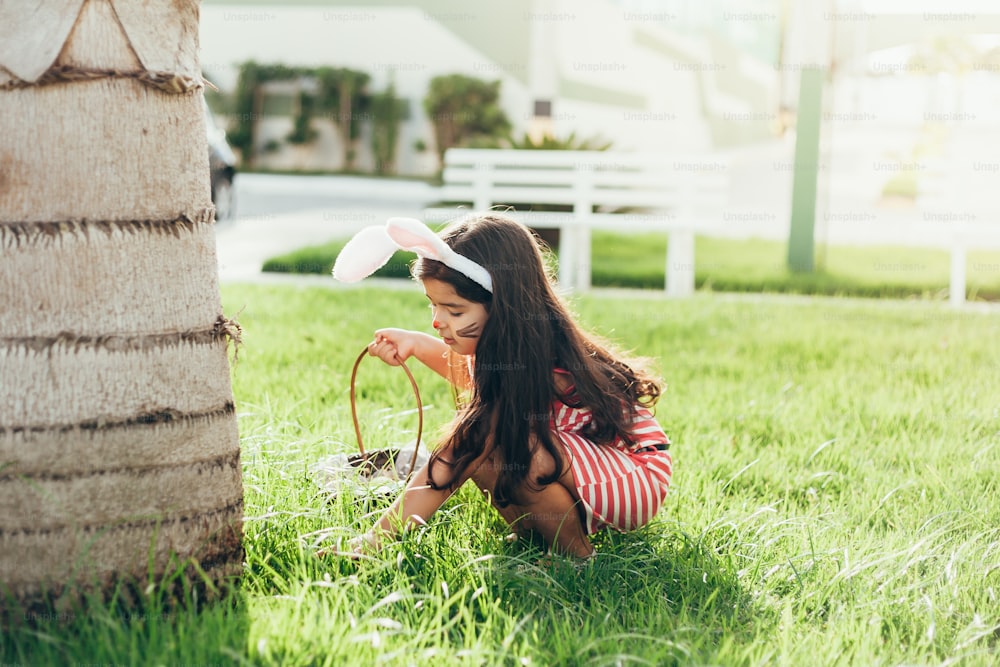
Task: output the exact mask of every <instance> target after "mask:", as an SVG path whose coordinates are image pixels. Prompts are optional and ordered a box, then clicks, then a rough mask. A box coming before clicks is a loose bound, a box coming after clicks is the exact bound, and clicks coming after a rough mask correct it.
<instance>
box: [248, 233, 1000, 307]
mask: <svg viewBox="0 0 1000 667" xmlns="http://www.w3.org/2000/svg"><path fill="white" fill-rule="evenodd" d="M345 241H346V240H345V239H336V240H333V241H330V242H327V243H323V244H320V245H316V246H311V247H307V248H301V249H299V250H295V251H293V252H290V253H287V254H284V255H280V256H277V257H273V258H271V259H269V260H267V261H266V262H265V263H264V266H263V270H264V271H271V272H282V273H285V272H287V273H320V274H327V275H328V274H329V273H330V271H331V269H332V268H333V262H334V259H336V257H337V254H338V253H339V252H340V249H341V248H342V247H343V246H344V243H345ZM666 249H667V239H666V237H665V235H663V234H629V235H626V234H614V233H611V232H607V231H602V230H596V231H594V232H593V238H592V243H591V259H592V273H591V279H592V282H593V284H594V285H595V286H597V287H629V288H651V289H663V284H664V279H665V278H664V276H665V264H666ZM786 252H787V248H786V245H785V244H784V243H781V242H778V241H767V240H763V239H722V238H709V237H698V238H697V239H696V242H695V285H696V286H697V287H698V288H699V289H701V290H705V291H717V292H789V293H796V294H823V295H840V296H863V297H894V298H908V297H920V298H931V299H943V298H946V297H947V290H948V281H949V271H950V268H949V267H950V260H949V253H948V251H946V250H935V249H930V248H904V247H885V246H864V247H855V246H829V247H819V248H818V249H817V259H816V263H817V270H816V271H815V272H813V273H795V272H791V271H789V270H788V268H787V267H786V257H785V255H786ZM412 259H413V254H412V253H409V254H408V253H403V252H400V253H397V254H396V255H394V256H393V257H392V259H390V260H389V262H388V263H387V265H386V266H385V267H383V268H382V269H380V271H379V273H378V274H377V275H380V276H384V277H405V276H407V275H408V264H409V262H410V261H411V260H412ZM966 268H967V289H966V291H967V294H968V297H969V298H970V299H973V300H976V299H983V300H991V301H995V300H998V299H1000V252H995V251H972V252H970V253H969V256H968V259H967V262H966Z"/></svg>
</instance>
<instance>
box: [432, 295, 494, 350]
mask: <svg viewBox="0 0 1000 667" xmlns="http://www.w3.org/2000/svg"><path fill="white" fill-rule="evenodd" d="M423 285H424V293H425V294H426V295H427V298H428V299H429V300H430V302H431V318H432V325H433V327H434V330H435V331H437V332H438V335H439V336H441V339H442V340H443V341H444V342H445V344H447V345H448V346H449V347H450V348H451V349H453V350H454V351H455V352H457V353H458V354H463V355H470V354H475V353H476V344H477V343H479V336H480V334H482V332H483V326H485V324H486V320H487V319H488V318H489V315H488V314H487V312H486V307H485V306H484V305H483V304H481V303H476V302H474V301H468V300H466V299H463V298H462V297H460V296H459V295H458V294H457V293H456V292H455V288H454V287H452V286H451V285H449V284H448V283H446V282H443V281H441V280H434V279H433V278H427V279H425V280H424V281H423Z"/></svg>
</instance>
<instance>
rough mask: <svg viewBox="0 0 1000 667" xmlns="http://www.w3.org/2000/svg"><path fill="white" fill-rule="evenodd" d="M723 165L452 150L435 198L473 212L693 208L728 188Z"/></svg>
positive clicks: (601, 154)
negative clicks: (527, 208) (553, 207)
mask: <svg viewBox="0 0 1000 667" xmlns="http://www.w3.org/2000/svg"><path fill="white" fill-rule="evenodd" d="M727 171H728V165H726V164H725V163H724V162H721V161H719V160H714V161H713V160H711V159H706V158H704V157H701V156H699V157H686V158H682V157H678V156H665V155H657V154H645V153H612V152H605V151H560V150H503V149H470V148H452V149H449V150H448V151H447V152H446V153H445V168H444V174H443V177H444V185H443V187H442V189H441V197H442V199H443V200H445V201H448V202H456V203H459V202H461V203H469V204H471V205H472V207H473V208H474V209H475V210H480V211H483V210H487V209H489V208H490V207H492V206H495V205H510V206H516V207H517V208H519V209H520V208H523V207H525V206H526V205H527V206H531V205H539V204H549V205H552V204H558V205H563V206H572V207H573V211H574V213H576V214H577V215H578V216H579V215H586V214H588V213H590V212H591V211H593V210H595V207H596V208H597V209H598V210H603V211H613V210H615V209H622V208H642V209H649V210H675V211H676V210H682V209H685V208H688V207H692V208H693V207H698V205H699V204H700V203H703V202H704V201H706V200H708V199H711V200H714V201H716V202H718V201H719V196H720V194H721V193H723V192H724V191H725V190H726V188H727V187H728V178H727Z"/></svg>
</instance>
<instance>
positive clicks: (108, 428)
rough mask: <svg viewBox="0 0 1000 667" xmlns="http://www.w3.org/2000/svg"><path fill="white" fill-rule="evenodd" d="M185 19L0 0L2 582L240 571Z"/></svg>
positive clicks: (227, 393)
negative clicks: (175, 561)
mask: <svg viewBox="0 0 1000 667" xmlns="http://www.w3.org/2000/svg"><path fill="white" fill-rule="evenodd" d="M39 17H41V18H39ZM197 36H198V0H186V1H183V2H177V1H175V0H146V1H145V2H143V3H137V2H134V1H133V0H25V1H24V2H17V3H4V4H3V5H2V6H0V165H2V166H0V169H2V171H0V258H2V259H0V587H2V589H3V590H2V591H0V600H3V599H4V597H5V595H4V594H6V595H11V596H13V598H14V599H17V600H20V601H22V602H29V601H37V600H38V599H40V598H43V597H45V596H46V595H47V594H49V593H58V592H61V591H63V590H65V589H66V588H67V587H69V586H73V585H75V584H79V585H80V586H82V587H85V588H89V587H90V585H92V584H95V583H96V584H97V585H98V586H100V587H102V588H104V589H105V590H108V589H110V587H112V586H114V585H115V584H116V583H118V582H121V581H135V582H138V583H139V584H140V586H142V585H144V584H145V583H147V582H146V579H147V578H148V574H149V572H148V568H149V563H150V562H152V563H153V564H154V566H155V567H154V568H153V569H154V572H153V576H154V579H156V578H159V577H160V576H161V575H163V574H164V573H165V572H167V571H168V567H171V566H170V560H171V558H172V557H179V558H180V559H182V560H184V559H189V558H190V559H195V560H196V561H197V562H198V564H199V566H200V567H201V568H202V569H203V570H204V571H205V572H206V573H207V574H208V576H209V578H210V579H212V580H214V581H216V582H220V581H223V580H225V579H227V578H228V577H230V576H232V575H234V574H236V573H238V572H239V571H240V568H241V563H242V516H243V488H242V478H241V468H240V450H239V439H238V434H237V429H236V418H235V410H234V406H233V395H232V388H231V385H230V378H229V364H228V356H227V349H228V344H229V342H230V340H231V339H232V338H236V339H237V341H236V342H238V333H239V328H238V325H236V324H235V323H233V322H231V321H229V320H226V319H225V317H224V316H223V314H222V307H221V303H220V297H219V284H218V273H217V264H216V254H215V237H214V230H213V209H212V204H211V197H210V192H209V178H208V149H207V144H206V129H205V119H204V110H203V101H202V90H201V76H200V69H199V67H198V62H197ZM39 44H41V45H43V46H42V47H38V46H37V45H39ZM2 606H3V602H2V601H0V607H2Z"/></svg>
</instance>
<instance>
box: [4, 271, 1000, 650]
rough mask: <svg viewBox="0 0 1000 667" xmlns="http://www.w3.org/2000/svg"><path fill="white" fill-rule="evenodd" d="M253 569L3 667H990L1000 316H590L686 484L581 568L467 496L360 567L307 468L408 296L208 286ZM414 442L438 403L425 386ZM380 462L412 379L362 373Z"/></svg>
mask: <svg viewBox="0 0 1000 667" xmlns="http://www.w3.org/2000/svg"><path fill="white" fill-rule="evenodd" d="M223 300H224V305H225V309H226V312H227V313H230V314H232V313H236V312H240V315H239V320H240V322H241V323H242V325H243V327H244V328H245V335H244V345H243V347H242V349H241V350H240V354H239V361H238V362H237V364H236V366H235V369H234V372H233V379H234V391H235V395H236V401H237V409H238V413H239V422H240V430H241V439H242V447H243V466H244V476H245V490H246V525H245V532H246V540H245V546H246V551H247V555H246V558H247V566H246V571H245V574H244V577H243V580H242V582H241V586H240V589H239V591H238V592H237V593H236V594H234V596H233V598H232V599H231V600H230V601H229V602H231V604H214V605H205V606H203V607H202V608H201V610H194V609H187V610H170V609H167V608H161V607H159V606H157V605H152V606H151V611H150V610H147V612H144V613H142V614H138V615H133V616H132V617H128V616H127V615H123V614H121V613H120V612H116V611H115V610H114V609H113V608H112V607H107V606H100V605H96V606H92V607H89V608H87V609H85V610H80V611H79V612H78V613H77V614H76V615H74V616H73V617H72V618H71V619H70V620H69V621H63V622H59V621H58V620H56V619H53V620H46V619H43V620H41V621H39V622H36V624H35V627H34V628H33V629H30V628H20V629H15V630H13V631H11V632H8V633H6V634H5V635H4V637H3V640H2V644H0V645H2V647H3V653H2V655H0V663H4V664H25V665H27V664H31V665H34V664H73V663H110V664H128V665H132V664H178V663H180V664H202V665H205V664H239V663H243V664H255V665H256V664H262V665H342V664H351V665H355V664H357V665H362V664H365V665H367V664H372V665H377V664H386V665H435V666H440V665H451V664H483V665H539V666H542V665H619V664H623V665H624V664H633V665H647V664H648V665H673V664H676V665H687V664H698V665H703V664H714V665H747V666H749V665H763V664H767V665H788V666H800V665H810V666H812V665H875V664H879V665H900V664H907V665H944V664H949V665H950V664H962V665H984V666H985V665H995V664H997V663H998V662H1000V645H998V644H1000V602H998V600H997V595H998V593H1000V502H998V491H1000V482H998V480H1000V346H997V345H996V344H995V341H996V340H997V337H998V335H1000V315H998V314H995V313H994V314H977V313H969V312H962V313H959V312H954V311H950V310H947V309H946V308H944V307H943V306H942V305H941V304H937V303H928V302H918V303H901V302H874V301H853V300H838V299H823V300H818V301H799V300H795V301H789V300H782V299H759V298H751V297H746V298H740V299H730V298H720V297H718V296H711V295H699V296H697V297H695V298H692V299H689V300H684V301H665V300H661V299H659V298H657V297H655V295H644V296H637V297H635V298H625V297H620V296H616V297H615V298H614V299H610V298H607V297H600V296H590V297H585V298H579V299H577V300H575V301H574V308H575V309H576V311H577V312H578V313H579V315H580V317H581V319H582V321H583V322H584V323H586V325H587V326H588V327H590V328H592V329H594V330H596V331H598V332H600V333H602V334H604V335H606V336H607V337H609V338H611V339H613V340H615V341H618V343H619V344H620V345H622V346H624V347H626V348H629V349H632V350H635V351H636V352H638V353H641V354H643V355H646V356H648V357H650V358H652V359H653V360H655V368H656V370H657V371H658V372H659V373H661V374H662V376H663V377H664V378H665V380H666V382H667V383H668V390H667V391H666V393H665V395H664V397H663V398H662V399H661V402H660V403H659V406H658V408H659V409H658V412H657V414H658V416H659V418H660V420H661V421H662V423H663V425H664V427H665V428H666V430H667V432H668V433H669V434H670V435H671V437H672V439H673V441H674V447H673V451H674V456H675V464H676V476H675V485H674V488H673V489H672V491H671V494H670V496H669V497H668V500H667V502H666V504H665V506H664V508H663V510H662V511H661V513H660V515H659V516H658V518H657V519H656V520H654V522H653V523H652V524H651V525H649V526H648V527H647V528H645V529H643V530H641V531H639V532H636V533H632V534H627V535H617V534H616V535H603V536H601V537H600V538H599V539H598V540H597V548H598V551H599V555H598V557H597V558H596V559H595V561H593V562H592V563H590V564H588V565H587V566H585V567H583V568H582V569H581V570H580V571H577V570H576V569H574V568H573V567H572V566H571V565H569V564H568V563H565V562H562V561H556V562H555V563H554V564H544V563H541V562H539V560H538V557H539V555H540V553H539V551H538V550H537V549H536V548H534V547H532V546H530V545H508V544H506V543H504V542H503V540H502V536H503V535H504V530H503V525H502V523H501V522H500V520H499V519H498V518H497V517H496V516H495V515H494V513H493V512H492V510H490V509H489V508H488V507H487V506H486V504H485V501H484V500H483V499H482V498H481V497H480V496H479V495H478V493H476V492H474V491H473V490H471V489H468V488H465V489H463V490H462V491H461V492H460V493H459V494H457V495H456V496H455V497H454V498H453V499H452V500H451V501H449V503H448V504H447V505H446V506H445V508H443V509H442V511H441V512H440V513H439V514H437V515H435V517H434V518H433V520H432V521H431V524H430V526H429V527H428V529H426V530H424V531H420V532H414V533H411V534H409V535H407V536H406V538H405V539H404V540H402V541H401V542H399V543H396V544H392V545H390V546H388V547H387V548H386V549H385V550H384V551H383V552H382V553H381V554H380V555H379V556H378V557H377V558H374V559H372V560H367V561H363V562H358V563H355V562H349V561H346V560H329V561H319V560H316V559H315V558H314V557H313V556H312V555H311V554H312V548H313V544H314V543H316V542H317V541H319V540H321V539H324V538H329V539H331V540H332V539H334V538H336V537H337V536H351V535H355V534H357V533H358V532H359V531H360V530H362V529H364V528H367V527H368V526H369V524H370V522H371V521H372V516H371V513H372V512H377V511H378V509H379V506H378V504H377V503H374V504H356V503H353V502H348V501H347V500H346V499H339V500H336V501H334V502H327V500H326V499H325V498H324V497H323V496H322V495H321V494H320V493H319V492H318V491H317V487H316V485H315V483H314V481H313V478H312V476H311V473H310V471H309V468H310V465H312V464H313V463H314V462H316V461H317V460H319V459H321V458H322V457H324V456H326V455H328V454H331V453H337V452H345V451H350V450H352V448H353V447H354V436H353V429H352V426H351V423H350V414H349V408H348V402H347V391H348V380H349V375H350V368H351V364H352V362H353V359H354V357H355V356H356V355H357V353H358V351H360V349H361V348H362V346H363V345H364V344H365V343H366V342H367V341H368V340H369V339H370V335H371V332H372V330H373V329H374V328H376V327H380V326H403V327H410V328H419V329H423V330H429V313H428V311H427V308H426V306H425V299H424V298H423V296H422V295H421V294H420V292H419V291H418V290H416V289H414V290H379V289H375V288H371V287H361V288H357V289H317V288H310V289H307V288H301V289H299V288H289V287H263V286H252V287H251V286H234V285H226V286H224V287H223ZM413 370H414V373H415V375H416V377H417V381H418V382H419V383H420V387H421V392H422V394H423V396H424V402H425V405H430V406H431V407H430V408H428V409H427V412H426V416H427V422H428V425H429V430H430V432H431V433H432V434H433V432H434V430H435V429H437V428H438V427H439V426H440V425H442V424H444V423H445V422H446V420H447V419H448V418H449V416H450V410H449V407H450V402H451V398H450V394H449V392H448V389H447V387H446V386H445V384H444V382H443V381H441V380H440V379H439V378H437V377H436V376H433V375H432V374H430V372H429V371H427V370H426V369H424V368H420V367H417V368H414V369H413ZM359 379H360V395H361V404H362V412H363V414H364V415H365V421H366V432H367V436H368V440H369V443H368V444H369V445H370V446H381V445H385V444H387V443H397V442H402V441H406V440H408V439H409V438H411V437H412V432H413V428H414V424H415V419H414V416H413V414H412V413H411V412H408V411H410V410H411V408H412V397H411V396H410V393H409V388H408V385H407V383H406V381H405V377H404V376H403V375H402V373H401V371H400V370H399V369H394V368H389V367H387V366H384V365H382V364H380V363H379V362H377V361H376V360H374V359H369V360H368V361H367V362H366V363H365V365H363V367H362V369H361V372H360V374H359Z"/></svg>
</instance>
